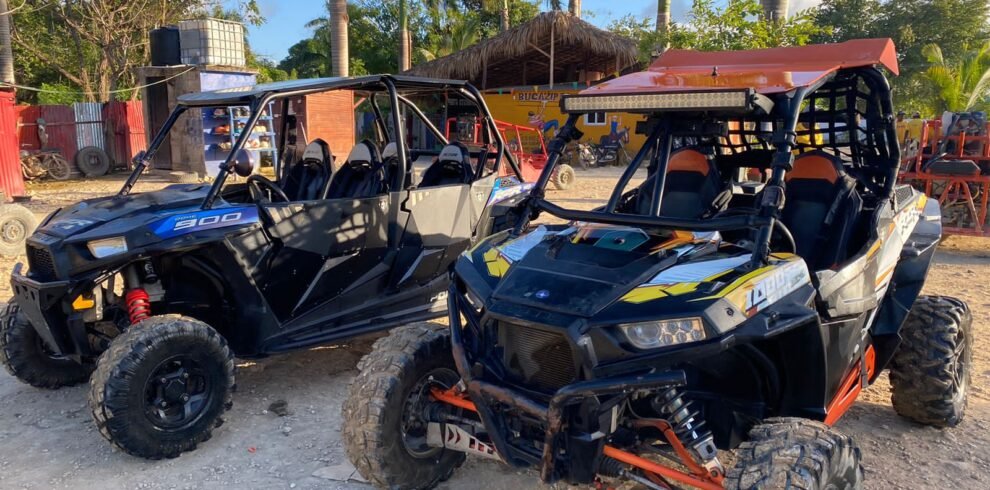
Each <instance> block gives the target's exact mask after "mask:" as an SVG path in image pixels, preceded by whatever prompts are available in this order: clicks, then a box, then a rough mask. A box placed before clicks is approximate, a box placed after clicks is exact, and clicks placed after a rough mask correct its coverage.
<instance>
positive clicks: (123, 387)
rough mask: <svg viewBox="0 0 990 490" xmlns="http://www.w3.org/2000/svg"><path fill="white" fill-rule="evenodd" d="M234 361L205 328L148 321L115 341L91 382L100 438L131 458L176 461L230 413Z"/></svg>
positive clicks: (169, 319)
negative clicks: (225, 414) (172, 459)
mask: <svg viewBox="0 0 990 490" xmlns="http://www.w3.org/2000/svg"><path fill="white" fill-rule="evenodd" d="M233 389H234V357H233V355H232V354H231V352H230V349H229V348H228V347H227V342H226V341H225V340H224V339H223V337H222V336H221V335H220V334H219V333H217V332H216V330H214V329H213V328H212V327H210V326H209V325H207V324H205V323H203V322H201V321H199V320H195V319H192V318H189V317H184V316H180V315H161V316H153V317H151V318H149V319H147V320H144V321H142V322H140V323H138V324H136V325H133V326H131V327H130V328H129V329H128V330H127V331H126V332H124V333H123V334H121V335H120V336H118V337H117V338H115V339H114V340H113V342H112V343H111V344H110V348H109V349H107V351H106V352H105V353H104V354H103V356H102V357H101V358H100V360H99V362H98V363H97V368H96V372H95V373H94V374H93V378H92V380H90V392H89V407H90V410H92V413H93V419H94V420H95V421H96V425H97V427H98V428H99V429H100V434H102V435H103V437H104V438H106V439H107V440H108V441H110V442H111V443H113V444H114V445H115V446H117V447H118V448H120V449H121V450H123V451H124V452H126V453H128V454H131V455H133V456H139V457H142V458H148V459H161V458H174V457H176V456H178V455H179V454H180V453H183V452H185V451H191V450H193V449H195V448H196V445H197V444H199V443H201V442H204V441H206V440H208V439H209V438H210V436H211V431H212V430H213V429H214V428H216V427H219V426H220V425H221V424H222V423H223V418H222V415H223V413H224V412H226V411H227V410H229V409H230V407H231V392H232V391H233Z"/></svg>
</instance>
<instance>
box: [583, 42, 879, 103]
mask: <svg viewBox="0 0 990 490" xmlns="http://www.w3.org/2000/svg"><path fill="white" fill-rule="evenodd" d="M878 64H879V65H883V66H884V67H886V68H887V69H888V70H890V71H891V72H893V73H894V74H895V75H896V74H898V68H897V53H896V52H895V50H894V41H892V40H890V39H857V40H853V41H846V42H843V43H836V44H817V45H811V46H798V47H790V48H771V49H754V50H748V51H694V50H688V49H672V50H669V51H667V52H665V53H663V54H662V55H660V57H659V58H657V59H656V61H654V62H653V64H652V65H650V68H649V69H647V70H646V71H643V72H639V73H632V74H629V75H624V76H621V77H619V78H616V79H614V80H610V81H607V82H604V83H602V84H599V85H596V86H594V87H591V88H589V89H587V90H584V91H582V92H581V93H582V94H629V93H657V92H681V91H703V90H733V89H736V90H738V89H747V88H751V89H754V90H756V91H757V92H759V93H762V94H773V93H781V92H787V91H790V90H792V89H795V88H798V87H806V86H809V85H812V84H814V83H815V82H817V81H818V80H820V79H821V78H822V77H825V76H827V75H829V74H830V73H832V72H834V71H837V70H841V69H844V68H856V67H861V66H874V65H878Z"/></svg>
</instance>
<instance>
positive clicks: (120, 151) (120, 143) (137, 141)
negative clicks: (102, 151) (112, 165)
mask: <svg viewBox="0 0 990 490" xmlns="http://www.w3.org/2000/svg"><path fill="white" fill-rule="evenodd" d="M103 121H104V127H106V128H108V130H109V131H108V132H109V133H110V134H109V135H108V136H109V140H108V141H107V153H108V154H109V155H110V158H111V159H112V160H113V161H114V162H116V163H117V164H118V165H128V167H129V166H130V161H131V159H132V158H134V155H135V154H137V152H139V151H141V150H146V149H147V146H148V145H147V142H146V139H145V134H144V114H143V113H142V107H141V101H139V100H131V101H127V102H109V103H107V104H105V105H104V106H103Z"/></svg>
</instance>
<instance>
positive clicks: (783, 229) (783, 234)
mask: <svg viewBox="0 0 990 490" xmlns="http://www.w3.org/2000/svg"><path fill="white" fill-rule="evenodd" d="M757 213H758V210H756V209H751V208H729V209H726V210H724V211H721V212H718V213H715V215H714V216H712V218H713V219H714V218H726V217H729V216H745V215H755V214H757ZM770 233H771V241H772V238H773V237H774V236H776V237H777V238H780V239H782V240H783V241H784V243H785V244H786V245H788V246H789V247H790V249H791V250H790V253H793V254H796V253H797V244H796V243H795V242H794V235H792V234H791V230H789V229H788V228H787V225H785V224H784V223H783V222H782V221H780V220H779V219H775V220H773V230H771V232H770Z"/></svg>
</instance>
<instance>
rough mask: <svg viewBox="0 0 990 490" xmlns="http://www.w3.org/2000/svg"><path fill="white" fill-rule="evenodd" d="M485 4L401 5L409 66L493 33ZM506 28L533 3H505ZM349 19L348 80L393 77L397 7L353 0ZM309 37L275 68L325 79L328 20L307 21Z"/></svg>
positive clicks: (493, 12) (384, 1) (492, 11)
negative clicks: (409, 38)
mask: <svg viewBox="0 0 990 490" xmlns="http://www.w3.org/2000/svg"><path fill="white" fill-rule="evenodd" d="M492 5H494V4H492V3H490V2H489V1H488V0H450V1H446V2H440V1H435V0H434V1H422V2H414V1H410V2H408V3H407V6H406V8H407V10H408V12H407V15H408V16H409V21H408V23H409V31H410V33H411V35H412V41H413V64H414V65H415V64H417V63H423V62H426V61H429V60H431V59H435V58H437V57H439V56H443V55H446V54H450V53H452V52H454V51H457V50H459V49H463V48H466V47H468V46H470V45H471V44H474V43H475V42H477V41H479V40H481V39H485V38H487V37H491V36H494V35H496V34H498V33H499V26H500V22H501V20H500V9H499V8H493V7H492ZM508 5H509V22H510V25H518V24H520V23H522V22H525V21H527V20H529V19H532V18H533V17H535V16H536V14H537V13H539V5H538V3H537V2H536V1H532V2H529V1H524V0H509V2H508ZM347 14H348V17H349V18H350V20H349V24H348V36H349V40H350V65H351V67H350V72H351V75H361V74H367V73H395V71H396V70H397V68H398V56H397V51H396V49H397V42H396V37H395V36H396V33H397V32H398V29H399V9H398V2H395V1H391V0H357V1H354V2H350V3H348V4H347ZM308 27H309V28H310V29H312V30H313V35H312V36H311V37H309V38H307V39H303V40H302V41H299V42H297V43H296V44H294V45H292V46H291V47H290V48H289V54H288V56H286V57H285V59H283V60H282V61H281V62H279V64H278V68H280V69H281V70H283V71H285V72H287V73H290V74H292V73H293V72H294V73H295V74H296V75H297V76H299V77H300V78H307V77H319V76H329V74H330V71H331V70H330V69H331V63H330V58H329V56H330V27H329V16H327V15H324V16H321V17H318V18H316V19H314V20H312V21H311V22H310V23H309V24H308Z"/></svg>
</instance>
